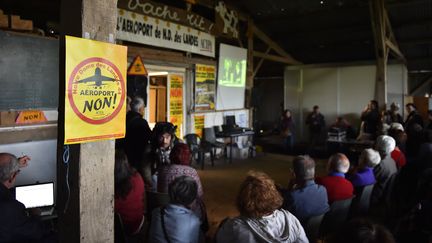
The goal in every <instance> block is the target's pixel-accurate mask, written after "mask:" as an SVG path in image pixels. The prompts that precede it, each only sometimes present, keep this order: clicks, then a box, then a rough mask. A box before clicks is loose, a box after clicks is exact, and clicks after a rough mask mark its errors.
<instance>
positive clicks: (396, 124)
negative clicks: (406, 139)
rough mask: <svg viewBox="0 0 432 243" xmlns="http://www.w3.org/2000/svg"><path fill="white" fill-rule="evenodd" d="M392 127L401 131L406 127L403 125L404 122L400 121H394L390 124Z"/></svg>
mask: <svg viewBox="0 0 432 243" xmlns="http://www.w3.org/2000/svg"><path fill="white" fill-rule="evenodd" d="M390 129H392V130H400V131H402V132H403V131H404V128H403V126H402V124H400V123H398V122H393V123H391V124H390Z"/></svg>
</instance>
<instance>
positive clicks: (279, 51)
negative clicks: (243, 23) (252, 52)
mask: <svg viewBox="0 0 432 243" xmlns="http://www.w3.org/2000/svg"><path fill="white" fill-rule="evenodd" d="M252 29H253V33H254V34H255V35H256V36H257V37H258V38H259V39H261V40H262V41H264V42H265V43H266V44H267V45H269V46H270V47H271V48H272V49H273V50H274V51H275V52H276V53H277V54H279V55H281V56H283V57H285V58H287V59H288V60H290V63H289V64H293V65H300V64H302V63H301V62H299V61H297V60H296V59H294V58H293V57H292V56H291V55H290V54H288V53H287V52H286V51H285V50H284V49H282V47H280V46H279V45H278V44H277V43H276V42H274V41H273V40H272V39H270V37H268V36H267V35H266V34H265V33H264V32H262V31H261V30H260V29H259V28H258V27H256V26H255V25H253V26H252Z"/></svg>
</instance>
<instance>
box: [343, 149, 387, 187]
mask: <svg viewBox="0 0 432 243" xmlns="http://www.w3.org/2000/svg"><path fill="white" fill-rule="evenodd" d="M380 161H381V157H380V155H379V153H378V151H376V150H374V149H370V148H368V149H365V150H363V151H362V152H361V154H360V158H359V163H358V166H357V167H356V168H355V169H354V170H353V171H352V172H351V173H350V174H349V175H347V179H348V180H349V181H351V183H352V184H353V186H354V188H359V187H364V186H368V185H372V184H375V176H374V173H373V168H372V167H371V166H370V165H376V164H378V163H379V162H380Z"/></svg>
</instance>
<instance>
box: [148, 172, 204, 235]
mask: <svg viewBox="0 0 432 243" xmlns="http://www.w3.org/2000/svg"><path fill="white" fill-rule="evenodd" d="M197 193H198V186H197V184H196V182H195V180H194V179H193V178H191V177H189V176H180V177H177V178H175V180H174V181H173V182H172V183H171V184H169V187H168V194H169V197H170V203H169V204H168V205H167V206H164V207H160V208H156V209H154V210H153V212H152V218H151V224H150V232H149V235H150V242H151V243H153V242H154V243H161V242H184V243H195V242H202V234H201V232H200V220H199V219H198V217H197V216H196V215H195V214H194V213H193V212H192V211H191V210H190V205H191V204H192V203H193V201H195V199H196V197H197Z"/></svg>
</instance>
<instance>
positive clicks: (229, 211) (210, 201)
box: [198, 153, 326, 237]
mask: <svg viewBox="0 0 432 243" xmlns="http://www.w3.org/2000/svg"><path fill="white" fill-rule="evenodd" d="M292 158H293V157H292V156H288V155H281V154H269V153H267V154H266V153H259V154H258V155H257V157H255V158H249V159H245V160H234V161H233V163H232V164H229V163H228V161H224V160H223V159H219V160H217V161H216V162H215V166H214V167H211V165H210V162H209V160H208V159H207V160H206V167H205V169H204V170H199V169H198V174H199V176H200V178H201V183H202V185H203V187H204V201H205V203H206V207H207V214H208V218H209V224H210V230H209V232H208V234H207V235H208V236H209V237H213V235H214V233H215V231H216V229H217V227H218V225H219V223H220V222H221V221H222V220H223V219H224V218H226V217H233V216H237V215H238V211H237V209H236V207H235V198H236V195H237V192H238V190H239V187H240V184H241V182H242V181H243V180H244V178H245V176H246V174H247V172H248V171H250V170H256V171H263V172H265V173H267V174H268V175H269V176H270V177H272V178H273V179H274V180H275V182H276V183H278V184H280V185H282V186H283V187H286V186H287V185H288V182H289V180H290V174H291V173H290V168H291V161H292ZM316 163H317V169H316V171H317V175H318V176H320V175H323V174H324V173H325V163H326V161H325V160H319V161H316Z"/></svg>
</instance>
